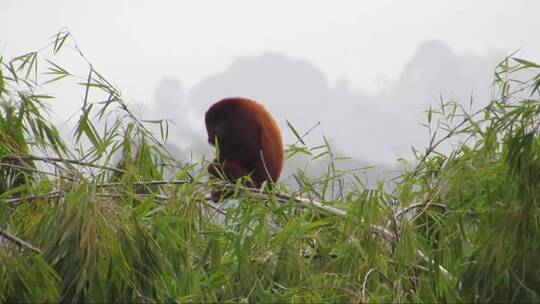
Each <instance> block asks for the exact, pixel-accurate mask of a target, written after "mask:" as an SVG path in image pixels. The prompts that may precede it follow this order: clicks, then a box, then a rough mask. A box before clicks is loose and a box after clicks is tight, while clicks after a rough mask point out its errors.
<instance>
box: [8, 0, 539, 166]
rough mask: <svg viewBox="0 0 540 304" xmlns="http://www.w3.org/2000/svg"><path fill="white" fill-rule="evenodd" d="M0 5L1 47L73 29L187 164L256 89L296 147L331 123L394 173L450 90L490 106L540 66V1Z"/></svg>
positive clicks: (353, 150) (60, 106)
mask: <svg viewBox="0 0 540 304" xmlns="http://www.w3.org/2000/svg"><path fill="white" fill-rule="evenodd" d="M0 3H1V5H0V54H3V55H4V56H6V57H9V56H14V55H20V54H22V53H24V52H28V51H31V50H34V49H38V48H40V47H42V46H44V45H46V44H47V42H48V40H47V39H48V38H49V37H50V36H51V35H53V34H55V33H56V32H57V31H58V30H59V29H60V28H61V27H67V28H68V29H69V30H70V31H71V32H72V34H73V35H74V36H75V38H76V39H77V42H78V44H79V45H80V47H81V49H82V50H83V52H84V53H85V55H86V56H87V58H88V59H89V60H90V61H91V62H92V63H93V64H94V67H95V68H96V69H97V70H98V71H100V72H102V73H103V74H104V75H105V76H106V77H107V78H108V79H110V80H112V81H113V82H114V83H115V84H116V85H117V86H118V87H119V88H120V90H121V91H122V93H123V95H124V97H125V98H126V99H127V100H129V101H130V102H131V104H132V105H133V106H135V107H137V108H139V109H140V110H141V113H142V115H143V117H144V118H147V119H156V118H170V119H173V120H174V121H175V123H176V124H175V125H174V126H173V129H172V130H171V131H172V142H171V144H172V147H171V148H172V149H174V150H175V151H176V152H177V153H178V155H179V157H180V158H184V159H185V158H189V157H190V155H193V156H194V157H196V158H199V156H200V155H201V154H202V153H208V152H209V151H211V150H209V149H208V145H207V144H206V143H205V139H206V135H205V131H204V125H203V121H204V120H203V117H204V112H205V110H206V109H207V107H208V106H209V105H210V104H211V103H213V102H215V101H217V100H219V99H221V98H223V97H228V96H246V97H251V98H255V99H258V100H260V101H261V102H263V103H264V104H265V105H266V107H267V108H268V109H269V110H270V111H271V112H272V113H273V114H274V115H275V117H276V119H277V120H278V122H279V124H280V126H281V128H282V130H283V133H284V137H285V142H286V143H288V144H291V143H293V142H294V137H293V135H292V133H291V132H290V131H289V130H288V129H287V126H286V120H289V121H290V122H291V123H292V124H293V125H294V126H295V127H296V129H297V130H298V131H299V132H305V131H307V130H308V129H310V128H311V127H312V126H314V125H315V124H316V123H317V122H319V121H320V122H321V124H320V125H319V126H318V127H317V128H316V129H315V130H314V131H313V132H312V133H311V134H310V136H309V137H308V142H310V143H311V144H313V145H318V144H320V143H321V142H322V135H324V136H326V137H327V138H328V139H329V140H330V141H331V142H332V144H333V147H334V148H335V149H336V150H338V151H339V153H340V154H341V155H348V156H352V157H354V158H355V159H354V160H353V161H351V162H353V163H354V164H351V163H349V164H348V165H347V166H349V165H350V166H352V165H366V164H367V165H369V164H378V166H379V168H382V169H380V170H383V169H384V170H386V169H388V168H390V167H391V166H392V165H394V164H395V160H396V159H397V158H398V157H405V158H410V157H411V152H410V147H411V145H414V146H416V147H419V148H421V147H423V146H424V145H425V143H426V142H427V139H428V138H427V133H426V132H425V130H424V129H423V127H421V126H420V125H419V124H418V122H420V121H422V120H423V119H424V117H425V114H424V113H423V111H424V110H426V109H427V108H428V106H429V105H430V104H434V103H436V102H438V100H439V97H440V96H442V97H443V99H445V100H448V99H451V98H454V99H455V100H458V101H461V102H463V103H464V104H468V103H469V100H470V99H471V98H473V99H474V100H475V102H477V103H478V104H479V105H481V104H485V102H486V101H487V100H488V99H489V97H490V96H491V87H490V84H491V81H492V79H493V76H492V75H493V69H494V67H495V65H496V64H497V63H498V62H499V61H500V60H501V59H503V58H504V56H506V55H508V54H509V53H512V52H514V51H516V50H517V49H521V50H520V51H519V56H520V57H522V58H527V59H530V60H533V61H537V62H538V61H540V39H538V37H537V36H538V29H540V1H538V0H515V1H502V0H474V1H471V0H453V1H433V0H424V1H420V0H419V1H386V0H383V1H381V0H379V1H313V0H309V1H307V0H306V1H304V0H301V1H298V0H296V1H281V0H279V1H265V2H262V1H237V0H233V1H134V0H122V1H103V0H100V1H73V0H63V1H59V0H57V1H24V0H0ZM81 95H82V94H79V97H80V100H82V96H81ZM80 100H72V99H68V98H66V99H59V100H58V101H56V103H55V104H54V105H53V109H54V111H55V117H54V119H55V120H57V121H58V122H59V123H60V124H62V123H66V122H65V119H67V117H68V116H69V115H71V114H73V109H76V108H77V107H80ZM293 167H294V166H293ZM287 170H289V171H288V172H290V170H292V169H291V165H289V166H288V169H287ZM384 170H383V171H384Z"/></svg>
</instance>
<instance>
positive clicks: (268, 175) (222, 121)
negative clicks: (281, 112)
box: [205, 97, 283, 198]
mask: <svg viewBox="0 0 540 304" xmlns="http://www.w3.org/2000/svg"><path fill="white" fill-rule="evenodd" d="M205 123H206V131H207V133H208V142H209V143H210V144H212V145H215V144H216V143H217V144H218V151H219V155H218V156H217V158H216V159H215V160H214V161H213V163H212V164H210V166H209V167H208V172H209V173H210V174H211V175H213V176H215V177H221V176H222V175H224V176H225V177H226V178H228V179H229V180H231V181H234V180H236V179H238V178H240V177H243V176H248V175H249V176H250V177H251V181H252V183H253V184H252V186H255V187H257V188H260V187H261V185H262V184H263V182H265V181H270V182H275V181H277V179H278V178H279V175H280V173H281V169H282V167H283V143H282V140H281V134H280V132H279V128H278V126H277V124H276V122H275V120H274V119H273V118H272V115H270V113H268V111H267V110H266V109H265V108H264V106H263V105H262V104H260V103H258V102H256V101H254V100H250V99H247V98H240V97H236V98H225V99H222V100H220V101H218V102H217V103H215V104H214V105H212V106H211V107H210V109H208V111H207V112H206V116H205ZM220 168H221V169H222V170H223V171H222V172H223V174H220V172H221V171H220V170H221V169H220ZM215 194H216V193H213V195H212V196H213V197H214V198H215Z"/></svg>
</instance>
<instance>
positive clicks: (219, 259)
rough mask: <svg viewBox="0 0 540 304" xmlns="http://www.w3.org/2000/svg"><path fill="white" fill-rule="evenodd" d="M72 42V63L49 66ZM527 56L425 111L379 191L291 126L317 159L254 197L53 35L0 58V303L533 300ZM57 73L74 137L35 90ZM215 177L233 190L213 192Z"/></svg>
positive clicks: (537, 181) (537, 254)
mask: <svg viewBox="0 0 540 304" xmlns="http://www.w3.org/2000/svg"><path fill="white" fill-rule="evenodd" d="M73 51H74V52H75V54H76V55H77V56H79V58H80V59H81V62H82V64H83V68H84V69H85V70H86V73H85V72H83V73H82V76H81V75H78V73H75V72H71V71H72V70H78V71H80V70H81V69H80V68H78V69H77V68H68V67H64V66H61V65H60V64H59V63H58V62H59V61H61V58H62V56H67V55H69V54H71V53H70V52H73ZM38 66H39V67H46V72H44V73H41V72H40V70H39V69H38ZM539 69H540V67H539V65H537V64H536V63H533V62H530V61H527V60H524V59H520V58H516V57H512V56H511V57H508V58H506V59H505V60H504V61H503V62H501V64H499V65H498V66H497V68H496V70H495V83H494V88H495V90H496V98H494V99H493V100H491V101H489V102H487V103H486V104H485V106H484V107H483V108H481V109H480V110H477V111H471V110H467V109H466V108H465V107H464V106H462V105H461V104H460V103H458V102H455V101H449V102H441V104H440V106H439V108H430V109H429V110H428V111H427V122H426V124H425V126H426V127H427V132H428V133H429V135H430V141H429V143H428V146H427V147H426V149H425V150H424V151H423V152H421V151H419V150H413V152H414V156H415V157H416V160H415V161H414V162H412V163H407V162H405V161H403V162H404V163H405V165H407V168H406V169H405V170H404V172H403V175H402V176H401V178H400V179H399V180H397V181H395V182H394V184H393V185H391V186H392V187H388V186H387V185H385V184H384V183H381V185H380V186H379V188H376V189H366V188H365V187H364V186H363V184H362V182H361V179H360V178H359V177H358V176H357V171H356V170H350V171H345V172H343V171H339V170H338V169H337V167H336V166H335V163H336V162H338V161H340V160H341V159H342V158H340V157H338V156H336V155H335V153H334V151H332V149H331V147H330V145H329V143H328V141H327V140H326V139H324V141H323V144H321V145H320V146H317V147H308V146H307V145H306V143H305V141H304V140H303V137H304V136H305V135H306V134H308V133H309V132H310V131H307V132H306V133H305V134H304V135H300V134H302V133H301V132H300V131H299V130H296V129H295V128H294V127H293V125H292V124H291V123H289V122H287V123H288V125H289V128H290V129H291V131H292V132H293V134H294V135H295V136H296V137H297V138H298V140H297V142H296V143H295V144H293V145H290V146H289V147H288V148H287V151H286V152H287V156H288V157H289V158H291V157H294V156H295V155H296V154H307V155H309V156H311V157H312V158H313V159H318V158H328V159H329V160H330V162H329V163H330V165H329V166H328V169H327V171H326V173H325V174H324V175H323V176H321V177H318V178H313V177H309V176H307V175H306V174H304V173H303V172H302V171H298V172H296V173H295V175H294V179H295V181H296V182H297V183H298V190H297V191H291V190H289V189H287V188H286V187H285V186H284V185H281V184H278V185H277V187H273V188H272V189H270V188H268V189H267V188H265V189H263V191H261V192H256V191H250V189H248V188H246V186H244V185H243V184H242V183H241V182H239V183H237V184H236V185H226V184H223V183H222V182H217V181H214V180H209V179H208V177H207V175H206V170H205V167H206V165H207V164H206V163H204V162H203V163H200V164H184V163H181V162H179V161H177V160H175V159H174V157H173V156H172V155H171V154H170V153H169V152H168V151H167V150H166V149H165V146H164V142H165V141H166V138H167V136H168V123H167V121H164V120H163V121H161V120H159V121H145V120H142V119H139V118H137V116H136V115H135V114H134V113H133V112H131V111H130V109H129V106H128V105H127V104H126V103H125V102H124V100H123V98H122V95H121V94H120V92H119V91H118V90H117V89H116V88H115V87H114V86H113V85H112V84H111V83H110V82H109V81H107V79H106V78H105V77H103V76H102V75H101V74H100V73H99V72H98V71H96V70H95V69H94V68H93V66H92V65H91V64H90V63H89V62H88V61H87V60H86V59H85V57H84V56H83V55H82V53H81V52H80V51H79V48H78V46H77V45H76V44H75V43H74V41H73V39H72V37H71V35H70V34H69V32H67V31H66V30H62V31H60V32H59V33H58V34H57V35H54V36H53V37H51V44H50V45H49V46H48V47H47V48H44V49H42V50H40V51H37V52H30V53H28V54H25V55H22V56H19V57H16V58H13V59H10V60H7V59H5V58H3V59H1V60H0V301H2V302H59V301H62V302H538V301H540V238H539V237H538V236H539V235H540V224H539V220H538V217H539V213H540V212H539V210H540V209H539V203H540V136H539V134H540V133H539V126H540V91H539V90H538V87H539V84H540V71H539ZM83 71H84V70H83ZM523 75H526V76H528V78H527V79H524V78H523V77H524V76H523ZM518 79H519V80H518ZM70 81H71V82H70ZM58 83H60V84H62V87H65V86H68V85H75V86H80V88H81V95H82V96H84V98H83V100H82V105H81V108H80V110H79V112H78V114H77V115H76V117H77V119H76V122H74V125H73V130H74V132H73V134H72V135H73V136H72V138H66V136H65V135H61V133H60V132H59V131H58V130H57V128H56V127H55V125H54V124H52V123H50V122H49V120H50V119H49V115H48V113H47V104H48V102H50V101H52V100H53V98H54V97H53V96H49V95H45V94H43V93H40V92H44V91H45V90H46V88H49V87H48V86H51V85H54V84H58ZM154 127H158V128H159V134H160V137H159V138H158V137H156V136H154V135H153V134H154V133H153V132H151V131H150V130H152V128H154ZM169 177H174V179H171V178H169ZM345 183H348V184H350V186H349V187H345V186H344V184H345ZM387 183H389V182H387ZM217 186H222V187H230V189H231V190H232V191H231V193H234V194H233V197H232V199H231V200H230V202H228V203H219V204H215V203H213V202H211V201H209V200H208V192H209V191H210V189H212V188H213V187H217ZM347 189H352V190H350V191H349V190H347ZM388 189H392V190H388Z"/></svg>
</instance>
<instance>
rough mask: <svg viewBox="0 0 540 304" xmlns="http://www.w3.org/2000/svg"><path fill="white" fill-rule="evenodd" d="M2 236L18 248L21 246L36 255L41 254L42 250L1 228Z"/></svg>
mask: <svg viewBox="0 0 540 304" xmlns="http://www.w3.org/2000/svg"><path fill="white" fill-rule="evenodd" d="M0 236H2V237H4V238H5V239H6V240H8V241H10V242H12V243H14V244H16V245H17V246H19V247H21V248H24V249H28V250H31V251H33V252H34V253H36V254H40V253H41V250H40V249H39V248H37V247H36V246H34V245H32V244H30V243H28V242H26V241H24V240H23V239H21V238H19V237H17V236H15V235H13V234H11V233H9V232H8V231H6V230H4V229H2V228H0Z"/></svg>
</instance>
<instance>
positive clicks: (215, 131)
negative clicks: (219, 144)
mask: <svg viewBox="0 0 540 304" xmlns="http://www.w3.org/2000/svg"><path fill="white" fill-rule="evenodd" d="M242 100H243V99H242V98H225V99H222V100H220V101H219V102H216V103H215V104H213V105H212V106H211V107H210V109H208V111H206V115H205V117H204V120H205V124H206V133H207V134H208V142H209V143H210V144H211V145H214V144H215V141H216V138H223V136H224V135H225V131H226V130H225V128H226V126H227V124H228V122H229V121H233V120H234V119H235V116H236V112H237V111H238V109H239V107H240V106H239V102H242Z"/></svg>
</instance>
